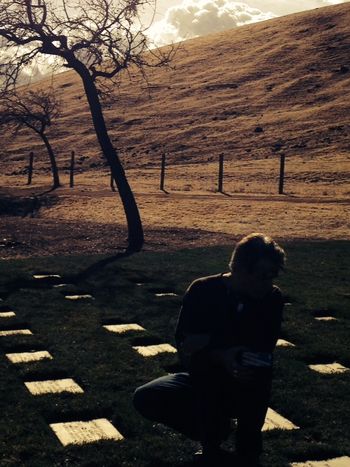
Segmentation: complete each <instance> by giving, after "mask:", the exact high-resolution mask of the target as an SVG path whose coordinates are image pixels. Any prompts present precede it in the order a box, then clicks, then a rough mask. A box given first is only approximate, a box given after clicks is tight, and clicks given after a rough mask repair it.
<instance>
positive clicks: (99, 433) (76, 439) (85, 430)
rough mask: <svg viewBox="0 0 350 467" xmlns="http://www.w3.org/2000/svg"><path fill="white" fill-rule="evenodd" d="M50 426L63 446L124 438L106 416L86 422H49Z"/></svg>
mask: <svg viewBox="0 0 350 467" xmlns="http://www.w3.org/2000/svg"><path fill="white" fill-rule="evenodd" d="M50 427H51V429H52V430H53V432H54V433H55V435H56V436H57V438H58V439H59V440H60V442H61V443H62V444H63V446H68V445H70V444H78V445H81V444H87V443H94V442H96V441H100V440H114V441H121V440H122V439H124V437H123V436H122V435H121V434H120V433H119V431H118V430H117V429H116V428H115V427H114V426H113V425H112V424H111V423H110V422H109V421H108V420H107V419H106V418H98V419H96V420H90V421H87V422H81V421H77V422H67V423H51V424H50Z"/></svg>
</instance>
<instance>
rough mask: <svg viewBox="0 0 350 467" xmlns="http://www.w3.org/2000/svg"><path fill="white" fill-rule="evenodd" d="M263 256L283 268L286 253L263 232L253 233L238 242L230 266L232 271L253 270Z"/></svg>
mask: <svg viewBox="0 0 350 467" xmlns="http://www.w3.org/2000/svg"><path fill="white" fill-rule="evenodd" d="M262 258H267V259H269V260H270V261H272V262H273V263H274V264H275V265H276V267H277V268H278V269H283V267H284V264H285V261H286V254H285V252H284V250H283V248H281V247H280V246H279V245H278V244H277V243H276V242H275V241H274V240H272V238H270V237H268V236H267V235H264V234H261V233H251V234H250V235H247V236H246V237H244V238H242V240H240V241H239V242H238V243H237V244H236V246H235V248H234V250H233V253H232V256H231V259H230V262H229V268H230V270H231V272H233V271H239V270H242V269H243V270H245V271H249V272H252V271H253V270H254V266H255V264H256V263H257V262H258V261H259V260H260V259H262Z"/></svg>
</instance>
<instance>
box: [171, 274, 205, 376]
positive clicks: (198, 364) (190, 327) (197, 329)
mask: <svg viewBox="0 0 350 467" xmlns="http://www.w3.org/2000/svg"><path fill="white" fill-rule="evenodd" d="M208 293H209V292H208V290H207V287H206V285H205V283H204V282H202V281H201V280H200V279H199V280H196V281H194V282H193V283H192V284H191V285H190V286H189V288H188V289H187V291H186V293H185V295H184V298H183V302H182V307H181V309H180V314H179V318H178V322H177V326H176V331H175V341H176V346H177V350H178V354H179V358H180V361H181V363H182V364H184V365H185V366H186V367H187V368H188V370H189V371H190V372H196V373H197V372H198V371H199V372H203V371H207V367H208V363H209V360H210V356H209V352H210V350H212V349H210V345H207V346H205V347H204V348H203V349H201V350H199V351H196V352H194V353H193V354H192V355H191V356H190V357H189V356H187V357H186V356H185V355H184V354H183V352H182V345H183V343H184V341H185V339H186V337H187V336H188V335H191V334H208V335H210V329H211V326H210V313H208V309H207V306H206V305H208ZM209 349H210V350H209Z"/></svg>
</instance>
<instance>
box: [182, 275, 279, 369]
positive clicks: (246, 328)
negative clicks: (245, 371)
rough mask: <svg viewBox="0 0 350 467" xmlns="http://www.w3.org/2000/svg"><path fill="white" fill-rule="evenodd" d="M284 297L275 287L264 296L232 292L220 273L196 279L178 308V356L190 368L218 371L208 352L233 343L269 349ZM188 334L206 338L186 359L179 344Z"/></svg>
mask: <svg viewBox="0 0 350 467" xmlns="http://www.w3.org/2000/svg"><path fill="white" fill-rule="evenodd" d="M282 309H283V298H282V294H281V291H280V290H279V288H278V287H276V286H274V287H273V289H272V290H271V292H270V293H269V294H268V295H266V296H265V297H264V298H263V299H260V300H252V299H249V298H246V297H243V296H242V297H239V296H237V295H235V294H234V293H233V292H232V290H231V289H229V288H228V287H227V285H226V284H225V282H224V280H223V275H222V274H218V275H214V276H208V277H203V278H200V279H197V280H195V281H194V282H193V283H192V284H191V285H190V286H189V288H188V289H187V291H186V293H185V296H184V299H183V305H182V308H181V311H180V315H179V319H178V323H177V327H176V332H175V339H176V343H177V347H178V352H179V356H180V359H182V361H183V362H184V363H185V364H187V366H188V369H189V371H190V372H193V373H198V372H199V373H207V374H210V373H211V372H212V371H217V368H216V367H215V365H213V364H212V363H211V361H210V357H209V355H210V352H211V351H212V350H215V349H227V348H230V347H233V346H246V347H248V348H249V349H250V350H251V351H254V352H272V351H273V350H274V348H275V345H276V342H277V339H278V335H279V331H280V327H281V320H282ZM189 334H208V335H209V342H208V343H207V344H206V345H205V346H204V348H202V349H201V350H199V351H197V352H195V353H193V355H191V356H190V358H189V359H187V360H186V357H185V356H184V355H183V352H182V348H183V344H184V341H185V339H186V336H187V335H189Z"/></svg>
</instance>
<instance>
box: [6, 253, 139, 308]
mask: <svg viewBox="0 0 350 467" xmlns="http://www.w3.org/2000/svg"><path fill="white" fill-rule="evenodd" d="M133 253H134V252H133V251H129V250H125V251H123V252H121V253H117V254H116V255H113V256H108V257H107V258H104V259H101V260H100V261H97V262H96V263H93V264H91V265H90V266H88V267H87V268H86V269H83V270H82V271H80V272H78V273H76V274H68V275H63V276H62V277H61V278H60V279H59V281H58V280H57V279H56V280H55V281H52V279H50V278H49V279H47V280H46V281H45V280H41V281H38V280H36V279H24V278H19V279H14V280H12V281H10V282H8V283H6V284H4V285H3V286H2V291H1V297H2V299H3V300H5V299H7V298H8V297H9V296H10V295H11V294H13V293H15V292H17V291H18V290H19V289H21V288H26V289H38V288H48V287H51V286H52V285H53V283H57V282H65V283H66V284H78V283H79V282H80V281H82V280H85V279H87V278H88V277H89V276H90V275H91V274H95V273H96V272H98V271H100V270H101V269H103V268H104V267H105V266H107V265H108V264H111V263H113V262H115V261H118V260H120V259H122V258H127V257H128V256H130V255H132V254H133Z"/></svg>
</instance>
